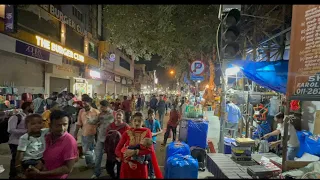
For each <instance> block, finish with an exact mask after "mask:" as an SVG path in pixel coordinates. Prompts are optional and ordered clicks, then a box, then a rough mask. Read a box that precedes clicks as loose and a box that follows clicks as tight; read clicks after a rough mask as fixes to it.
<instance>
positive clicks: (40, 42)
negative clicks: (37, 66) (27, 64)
mask: <svg viewBox="0 0 320 180" xmlns="http://www.w3.org/2000/svg"><path fill="white" fill-rule="evenodd" d="M36 39H37V46H40V47H43V48H45V49H48V50H50V51H53V52H56V53H58V54H61V55H64V56H67V57H69V58H72V59H75V60H77V61H80V62H84V56H82V55H80V54H78V53H76V52H73V51H71V50H70V49H67V48H64V47H62V46H60V45H58V44H56V43H53V42H51V41H49V40H47V39H44V38H42V37H40V36H36Z"/></svg>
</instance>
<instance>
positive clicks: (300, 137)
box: [297, 130, 312, 158]
mask: <svg viewBox="0 0 320 180" xmlns="http://www.w3.org/2000/svg"><path fill="white" fill-rule="evenodd" d="M310 135H312V133H311V132H310V131H305V130H303V131H297V136H298V140H299V142H300V147H299V152H298V153H297V157H298V158H301V157H302V156H303V154H304V153H305V152H306V151H307V147H306V137H308V136H310Z"/></svg>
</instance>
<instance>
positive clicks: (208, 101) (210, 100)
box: [203, 47, 217, 107]
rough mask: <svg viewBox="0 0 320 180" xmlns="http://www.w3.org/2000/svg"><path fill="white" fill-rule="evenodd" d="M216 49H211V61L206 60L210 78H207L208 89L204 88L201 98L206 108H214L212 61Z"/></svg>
mask: <svg viewBox="0 0 320 180" xmlns="http://www.w3.org/2000/svg"><path fill="white" fill-rule="evenodd" d="M216 52H217V50H216V48H215V47H214V48H213V54H212V59H210V58H208V63H209V72H210V76H209V83H208V86H209V87H208V88H206V90H205V92H204V95H203V98H204V99H205V105H208V106H214V107H215V105H214V100H215V97H216V93H215V88H216V85H215V84H214V78H215V72H214V71H215V67H214V63H213V62H214V61H215V60H216Z"/></svg>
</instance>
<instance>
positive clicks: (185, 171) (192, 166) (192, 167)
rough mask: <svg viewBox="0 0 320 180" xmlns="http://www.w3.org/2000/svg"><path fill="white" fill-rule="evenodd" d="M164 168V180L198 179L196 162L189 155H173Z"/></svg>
mask: <svg viewBox="0 0 320 180" xmlns="http://www.w3.org/2000/svg"><path fill="white" fill-rule="evenodd" d="M166 166H167V168H166V171H165V179H198V167H199V165H198V161H197V160H195V159H194V158H193V157H192V156H190V155H186V156H183V155H181V154H175V155H173V156H171V157H169V158H168V160H167V162H166Z"/></svg>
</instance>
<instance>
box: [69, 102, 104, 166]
mask: <svg viewBox="0 0 320 180" xmlns="http://www.w3.org/2000/svg"><path fill="white" fill-rule="evenodd" d="M82 103H83V107H84V108H83V109H81V110H80V112H79V115H78V121H77V126H76V130H75V133H74V138H75V139H77V137H78V132H79V129H80V128H82V137H81V144H82V151H83V153H84V156H85V160H86V165H87V168H93V167H94V165H95V154H94V145H95V135H96V132H97V130H96V129H97V123H98V121H97V119H98V115H99V111H98V110H97V109H94V108H93V107H92V106H91V104H92V99H91V98H90V97H84V98H83V99H82Z"/></svg>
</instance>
